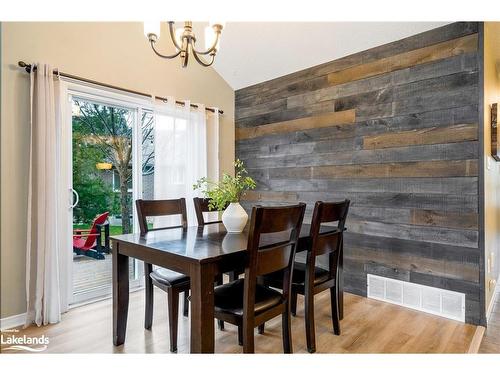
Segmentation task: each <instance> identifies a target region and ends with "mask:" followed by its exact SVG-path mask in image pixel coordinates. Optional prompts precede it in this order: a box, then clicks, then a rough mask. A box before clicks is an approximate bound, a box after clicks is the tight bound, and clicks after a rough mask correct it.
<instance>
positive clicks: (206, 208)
mask: <svg viewBox="0 0 500 375" xmlns="http://www.w3.org/2000/svg"><path fill="white" fill-rule="evenodd" d="M193 203H194V210H195V211H196V219H198V226H200V227H201V226H203V225H207V224H220V223H222V221H221V220H213V221H205V217H204V216H203V213H204V212H218V211H217V210H216V209H210V199H208V198H199V197H194V198H193Z"/></svg>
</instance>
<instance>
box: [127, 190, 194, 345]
mask: <svg viewBox="0 0 500 375" xmlns="http://www.w3.org/2000/svg"><path fill="white" fill-rule="evenodd" d="M135 204H136V207H137V216H138V219H139V227H140V230H141V235H145V234H146V233H148V232H150V231H155V230H163V229H172V228H187V214H186V200H185V199H184V198H180V199H169V200H143V199H138V200H136V201H135ZM170 215H180V218H181V224H180V225H176V226H170V227H164V228H154V229H150V228H148V223H147V218H148V217H157V216H170ZM144 282H145V291H146V311H145V318H144V328H145V329H148V330H150V329H151V326H152V324H153V295H154V293H153V285H154V286H156V287H158V288H160V289H161V290H163V291H165V292H167V299H168V326H169V333H170V351H171V352H176V351H177V324H178V312H179V294H180V293H181V292H184V309H183V311H184V316H188V308H189V306H188V303H189V302H188V293H189V288H190V281H189V276H186V275H184V274H182V273H178V272H175V271H171V270H168V269H166V268H156V269H154V270H153V266H152V265H151V264H149V263H144Z"/></svg>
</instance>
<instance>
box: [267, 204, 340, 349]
mask: <svg viewBox="0 0 500 375" xmlns="http://www.w3.org/2000/svg"><path fill="white" fill-rule="evenodd" d="M349 203H350V201H349V200H345V201H342V202H321V201H318V202H316V204H315V206H314V211H313V216H312V220H311V229H310V238H311V245H310V248H309V249H308V251H307V257H306V263H301V262H295V264H294V267H293V278H292V291H291V309H292V314H293V315H295V312H296V308H297V295H298V294H301V295H303V296H304V299H305V318H304V320H305V326H306V341H307V350H308V351H309V352H310V353H314V352H315V351H316V340H315V328H314V296H315V295H316V294H318V293H321V292H323V291H325V290H328V289H329V290H330V303H331V308H332V324H333V331H334V333H335V335H340V316H339V289H338V288H339V281H338V269H339V263H340V261H341V259H340V257H341V256H342V252H343V251H342V246H343V238H344V231H345V221H346V218H347V212H348V210H349ZM335 222H336V223H337V225H336V226H333V227H332V226H330V227H328V226H323V227H322V224H325V223H330V224H334V223H335ZM330 228H331V229H330ZM320 255H328V270H327V269H324V268H321V267H319V266H316V258H317V257H318V256H320ZM281 277H282V276H281V275H280V274H279V273H274V274H271V275H268V276H267V277H265V278H264V284H266V285H269V286H273V287H277V288H279V287H280V279H281ZM263 332H264V325H261V326H260V327H259V333H263Z"/></svg>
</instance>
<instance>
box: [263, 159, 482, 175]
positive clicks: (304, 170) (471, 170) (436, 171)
mask: <svg viewBox="0 0 500 375" xmlns="http://www.w3.org/2000/svg"><path fill="white" fill-rule="evenodd" d="M477 175H478V169H477V160H474V159H470V160H451V161H419V162H408V163H383V164H358V165H325V166H318V167H285V168H270V169H269V178H304V179H311V178H316V179H321V178H329V179H332V178H354V177H356V178H377V177H378V178H380V177H391V178H393V177H470V176H477Z"/></svg>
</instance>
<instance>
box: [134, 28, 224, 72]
mask: <svg viewBox="0 0 500 375" xmlns="http://www.w3.org/2000/svg"><path fill="white" fill-rule="evenodd" d="M223 27H224V23H223V22H211V23H210V24H209V26H207V27H206V28H205V50H204V51H199V50H197V49H196V35H195V33H194V32H193V23H192V22H191V21H186V22H184V27H180V28H177V29H175V22H174V21H168V30H169V35H170V39H171V41H172V43H173V45H174V47H175V53H174V54H172V55H164V54H162V53H160V52H158V50H157V49H156V47H155V44H156V42H157V40H158V39H159V38H160V22H144V34H145V35H146V37H147V38H148V40H149V43H150V44H151V48H152V49H153V51H154V53H156V54H157V55H158V56H159V57H162V58H164V59H173V58H175V57H177V56H180V58H181V63H182V67H183V68H185V67H186V66H187V64H188V61H189V57H190V56H191V55H192V56H193V57H194V59H195V60H196V61H197V62H198V63H199V64H200V65H203V66H210V65H212V64H213V63H214V60H215V54H216V53H217V51H218V49H219V44H220V35H221V32H222V29H223ZM202 56H209V57H208V61H207V60H205V58H204V57H202Z"/></svg>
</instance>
